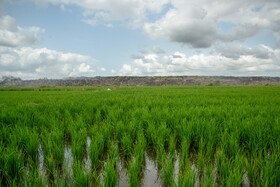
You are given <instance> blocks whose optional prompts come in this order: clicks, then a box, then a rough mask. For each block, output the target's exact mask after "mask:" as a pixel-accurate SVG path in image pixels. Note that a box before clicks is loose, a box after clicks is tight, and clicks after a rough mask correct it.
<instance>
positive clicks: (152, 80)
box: [0, 76, 280, 87]
mask: <svg viewBox="0 0 280 187" xmlns="http://www.w3.org/2000/svg"><path fill="white" fill-rule="evenodd" d="M205 85H217V86H218V85H221V86H222V85H232V86H233V85H280V77H232V76H139V77H138V76H113V77H69V78H63V79H47V78H44V79H37V80H21V79H20V78H14V77H7V78H3V80H2V81H0V87H47V86H52V87H53V86H205Z"/></svg>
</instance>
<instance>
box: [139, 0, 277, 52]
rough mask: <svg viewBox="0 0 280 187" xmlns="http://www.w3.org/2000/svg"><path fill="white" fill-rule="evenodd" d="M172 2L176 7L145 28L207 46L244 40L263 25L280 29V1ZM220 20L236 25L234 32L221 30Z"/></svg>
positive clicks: (175, 39)
mask: <svg viewBox="0 0 280 187" xmlns="http://www.w3.org/2000/svg"><path fill="white" fill-rule="evenodd" d="M171 3H172V5H173V7H174V8H173V9H170V10H169V11H168V12H167V13H166V14H165V15H164V16H163V17H162V18H161V19H159V20H156V21H154V22H147V23H145V24H144V26H143V30H144V31H145V32H146V33H147V34H148V35H149V36H151V37H152V38H159V37H163V38H168V39H169V40H170V41H173V42H179V43H182V44H188V45H190V46H192V47H193V48H208V47H210V46H211V45H212V44H213V43H214V42H215V41H222V42H232V41H236V40H239V41H244V40H246V39H247V38H249V37H252V36H255V35H256V34H257V33H258V32H259V30H260V29H263V28H266V29H269V30H270V31H271V32H273V33H277V32H279V31H280V26H279V23H280V4H279V1H275V0H268V1H266V2H265V3H264V2H263V1H262V0H256V1H243V0H236V1H231V2H229V1H227V0H213V1H205V0H190V1H184V0H173V1H171ZM220 22H227V23H231V24H234V25H237V26H236V27H234V28H232V29H231V30H232V32H231V33H227V34H225V33H219V32H218V30H217V24H218V23H220ZM275 35H276V36H277V34H275Z"/></svg>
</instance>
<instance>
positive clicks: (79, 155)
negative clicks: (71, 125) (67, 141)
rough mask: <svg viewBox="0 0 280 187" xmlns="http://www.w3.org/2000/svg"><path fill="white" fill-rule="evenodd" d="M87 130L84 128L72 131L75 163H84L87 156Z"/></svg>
mask: <svg viewBox="0 0 280 187" xmlns="http://www.w3.org/2000/svg"><path fill="white" fill-rule="evenodd" d="M86 138H87V134H86V129H85V128H82V129H79V130H74V129H72V131H71V139H72V141H71V143H72V146H71V149H72V155H73V160H74V163H75V164H76V163H77V162H82V161H83V158H84V155H85V148H86Z"/></svg>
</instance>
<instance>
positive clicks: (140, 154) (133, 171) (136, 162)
mask: <svg viewBox="0 0 280 187" xmlns="http://www.w3.org/2000/svg"><path fill="white" fill-rule="evenodd" d="M145 150H146V139H145V136H144V133H143V131H140V132H138V135H137V140H136V144H135V148H134V155H133V157H132V159H131V161H130V163H129V168H128V176H129V184H130V186H139V184H140V175H141V171H142V170H141V168H142V167H141V166H142V163H143V159H144V154H145Z"/></svg>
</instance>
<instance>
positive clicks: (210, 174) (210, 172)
mask: <svg viewBox="0 0 280 187" xmlns="http://www.w3.org/2000/svg"><path fill="white" fill-rule="evenodd" d="M214 182H215V171H214V167H213V165H212V164H211V163H210V164H208V165H207V168H206V180H205V183H202V186H206V187H212V186H214V184H215V183H214Z"/></svg>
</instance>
